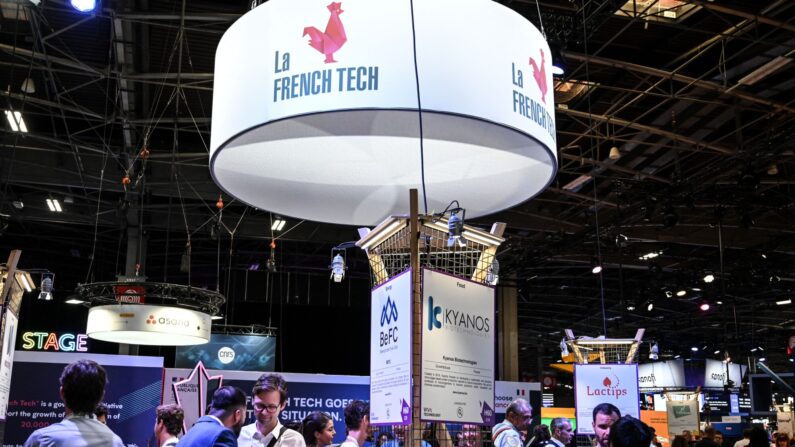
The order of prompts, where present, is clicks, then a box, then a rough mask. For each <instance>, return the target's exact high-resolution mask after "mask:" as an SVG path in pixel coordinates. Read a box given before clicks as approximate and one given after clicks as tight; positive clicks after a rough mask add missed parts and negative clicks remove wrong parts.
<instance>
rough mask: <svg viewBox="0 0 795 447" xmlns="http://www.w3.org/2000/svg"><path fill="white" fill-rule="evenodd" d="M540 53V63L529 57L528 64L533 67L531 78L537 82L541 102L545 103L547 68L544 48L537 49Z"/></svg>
mask: <svg viewBox="0 0 795 447" xmlns="http://www.w3.org/2000/svg"><path fill="white" fill-rule="evenodd" d="M538 51H539V52H540V53H541V63H540V64H536V61H535V60H534V59H533V58H532V57H530V66H531V67H533V79H535V81H536V84H538V89H539V90H540V91H541V102H543V103H544V104H546V102H547V100H546V96H547V69H546V64H545V58H544V50H543V49H539V50H538Z"/></svg>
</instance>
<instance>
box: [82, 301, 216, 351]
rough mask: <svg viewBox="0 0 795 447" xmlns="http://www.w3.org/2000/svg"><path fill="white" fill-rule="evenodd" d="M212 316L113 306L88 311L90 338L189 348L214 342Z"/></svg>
mask: <svg viewBox="0 0 795 447" xmlns="http://www.w3.org/2000/svg"><path fill="white" fill-rule="evenodd" d="M210 326H211V321H210V316H209V315H208V314H206V313H203V312H198V311H195V310H191V309H183V308H179V307H168V306H155V305H149V304H111V305H106V306H95V307H92V308H91V309H89V310H88V323H87V324H86V334H88V336H89V337H91V338H94V339H96V340H102V341H110V342H115V343H126V344H131V345H162V346H188V345H200V344H204V343H207V342H209V341H210Z"/></svg>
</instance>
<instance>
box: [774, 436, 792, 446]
mask: <svg viewBox="0 0 795 447" xmlns="http://www.w3.org/2000/svg"><path fill="white" fill-rule="evenodd" d="M782 446H783V447H789V436H787V434H786V433H779V434H778V435H777V436H776V447H782Z"/></svg>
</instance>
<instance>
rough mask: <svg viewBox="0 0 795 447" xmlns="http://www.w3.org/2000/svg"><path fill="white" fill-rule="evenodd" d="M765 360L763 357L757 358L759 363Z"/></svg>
mask: <svg viewBox="0 0 795 447" xmlns="http://www.w3.org/2000/svg"><path fill="white" fill-rule="evenodd" d="M765 360H767V359H766V358H764V357H759V361H760V362H764V361H765Z"/></svg>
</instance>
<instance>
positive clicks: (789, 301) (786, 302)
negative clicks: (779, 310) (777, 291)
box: [776, 298, 792, 306]
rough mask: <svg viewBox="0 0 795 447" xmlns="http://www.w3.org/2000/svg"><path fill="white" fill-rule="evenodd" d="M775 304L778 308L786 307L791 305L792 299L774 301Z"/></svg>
mask: <svg viewBox="0 0 795 447" xmlns="http://www.w3.org/2000/svg"><path fill="white" fill-rule="evenodd" d="M776 304H777V305H779V306H786V305H787V304H792V299H790V298H787V299H785V300H779V301H776Z"/></svg>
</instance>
